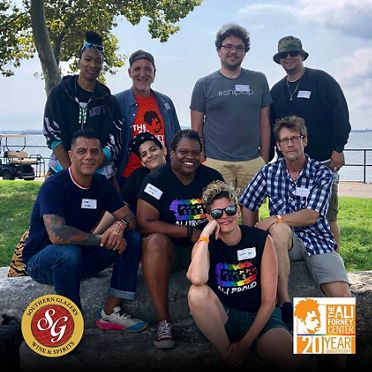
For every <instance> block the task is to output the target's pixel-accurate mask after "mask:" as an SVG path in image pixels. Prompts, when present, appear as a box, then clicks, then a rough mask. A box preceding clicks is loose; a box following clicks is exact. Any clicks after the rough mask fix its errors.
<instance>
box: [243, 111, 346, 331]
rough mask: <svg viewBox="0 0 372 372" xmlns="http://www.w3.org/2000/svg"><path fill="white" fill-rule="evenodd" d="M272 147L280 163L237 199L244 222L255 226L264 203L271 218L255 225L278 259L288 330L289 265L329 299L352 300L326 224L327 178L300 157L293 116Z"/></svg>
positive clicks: (301, 138)
mask: <svg viewBox="0 0 372 372" xmlns="http://www.w3.org/2000/svg"><path fill="white" fill-rule="evenodd" d="M274 134H275V137H276V145H277V147H278V149H279V150H280V151H281V152H282V153H283V157H284V158H281V159H278V160H277V161H275V162H273V163H268V164H267V165H265V166H264V167H263V168H261V170H260V171H259V172H258V173H257V174H256V176H255V177H254V178H253V179H252V181H251V182H250V183H249V185H248V186H247V188H246V189H245V191H244V193H243V195H242V196H241V199H240V202H241V204H242V206H243V209H242V215H243V222H244V224H246V225H249V226H252V225H254V212H255V211H256V210H257V209H258V208H259V207H260V206H261V204H262V203H263V202H264V200H265V198H266V197H267V198H268V199H269V210H270V217H267V218H264V219H263V220H261V221H259V222H257V224H256V227H258V228H260V229H263V230H267V231H269V232H270V235H271V236H272V238H273V241H274V245H275V249H276V253H277V256H278V266H279V278H278V294H277V296H278V302H279V304H280V305H281V310H282V318H283V320H284V321H285V322H286V323H287V325H288V326H289V327H290V328H291V327H292V325H293V307H292V304H291V302H290V298H289V294H288V276H289V271H290V261H295V260H300V259H303V260H304V261H305V263H306V265H307V267H308V269H309V271H310V272H311V273H312V276H313V278H314V280H315V282H316V283H317V285H319V287H320V289H321V290H322V292H323V293H324V294H325V295H326V296H328V297H351V292H350V288H349V282H348V277H347V273H346V271H345V268H344V263H343V259H342V258H341V256H340V255H339V254H338V253H337V252H336V242H335V240H334V237H333V235H332V233H331V231H330V228H329V224H328V221H327V219H326V215H327V210H328V205H329V200H330V197H331V187H332V172H331V171H330V170H329V168H327V167H325V166H324V165H322V164H321V163H320V162H318V161H315V160H313V159H310V158H309V157H308V156H307V155H306V154H305V151H304V150H305V147H306V144H307V130H306V126H305V122H304V120H303V119H302V118H300V117H297V116H287V117H284V118H282V119H280V120H278V121H277V122H276V124H275V127H274Z"/></svg>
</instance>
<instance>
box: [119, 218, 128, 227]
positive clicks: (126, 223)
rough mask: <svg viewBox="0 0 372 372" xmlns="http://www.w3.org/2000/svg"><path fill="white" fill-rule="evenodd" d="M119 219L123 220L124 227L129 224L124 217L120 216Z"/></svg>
mask: <svg viewBox="0 0 372 372" xmlns="http://www.w3.org/2000/svg"><path fill="white" fill-rule="evenodd" d="M120 221H121V222H123V224H124V225H125V226H126V227H128V226H129V222H128V221H127V220H126V219H125V218H122V219H121V220H120Z"/></svg>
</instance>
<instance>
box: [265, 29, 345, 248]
mask: <svg viewBox="0 0 372 372" xmlns="http://www.w3.org/2000/svg"><path fill="white" fill-rule="evenodd" d="M308 56H309V53H307V52H306V51H305V50H304V49H303V47H302V43H301V40H300V39H299V38H297V37H294V36H285V37H283V38H281V39H280V40H279V42H278V52H277V53H276V54H275V55H274V56H273V59H274V62H276V63H277V64H280V65H281V66H282V67H283V69H284V71H285V72H286V76H285V77H284V78H282V79H281V80H280V81H278V82H277V83H276V84H275V85H274V86H273V87H272V89H271V96H272V99H273V104H272V107H271V126H272V127H273V126H274V124H275V122H276V120H277V119H279V118H282V117H285V116H290V115H296V116H300V117H302V118H303V119H305V123H306V127H307V131H308V144H307V147H306V153H307V154H308V155H309V156H310V158H313V159H315V160H318V161H320V162H322V163H324V164H325V165H327V166H329V168H330V169H331V170H332V172H333V175H334V177H333V179H334V182H333V187H332V197H331V201H330V204H329V210H328V215H327V219H328V222H329V225H330V228H331V232H332V233H333V235H334V237H335V239H336V242H337V246H338V250H339V245H340V240H339V239H340V232H339V228H338V225H337V212H338V196H337V189H338V185H337V184H338V178H339V177H338V170H339V169H340V168H341V167H342V166H343V165H344V164H345V158H344V153H343V150H344V146H345V145H346V143H347V141H348V138H349V133H350V130H351V127H350V122H349V110H348V106H347V102H346V99H345V96H344V94H343V92H342V89H341V87H340V85H339V84H338V83H337V81H336V80H335V79H334V78H333V77H332V76H330V75H329V74H327V73H326V72H324V71H321V70H315V69H312V68H308V67H305V66H304V64H303V62H304V61H305V60H306V59H307V58H308ZM272 139H273V136H272ZM272 144H273V145H274V139H273V140H272Z"/></svg>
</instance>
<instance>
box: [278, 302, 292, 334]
mask: <svg viewBox="0 0 372 372" xmlns="http://www.w3.org/2000/svg"><path fill="white" fill-rule="evenodd" d="M280 311H281V312H282V321H283V322H284V323H285V324H286V326H287V327H288V328H289V330H290V331H293V305H292V303H291V302H285V303H284V304H282V305H281V306H280Z"/></svg>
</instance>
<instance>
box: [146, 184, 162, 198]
mask: <svg viewBox="0 0 372 372" xmlns="http://www.w3.org/2000/svg"><path fill="white" fill-rule="evenodd" d="M143 191H144V192H145V193H146V194H149V195H151V196H152V197H154V198H155V199H156V200H160V198H161V196H162V195H163V191H161V190H160V189H158V188H157V187H156V186H154V185H153V184H151V183H148V184H147V185H146V187H145V189H144V190H143Z"/></svg>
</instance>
